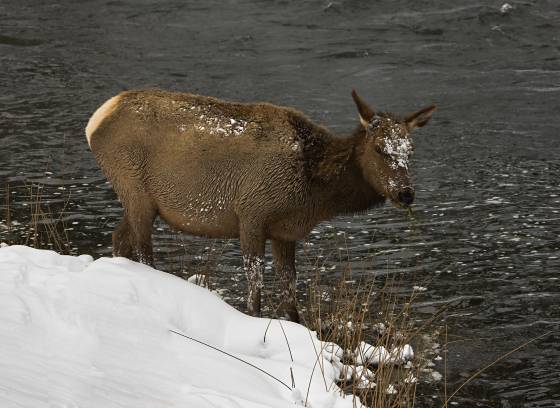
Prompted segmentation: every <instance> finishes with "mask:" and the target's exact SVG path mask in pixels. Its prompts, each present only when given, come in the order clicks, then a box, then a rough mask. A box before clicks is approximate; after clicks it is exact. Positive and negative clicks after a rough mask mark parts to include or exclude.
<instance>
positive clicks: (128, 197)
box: [113, 181, 157, 266]
mask: <svg viewBox="0 0 560 408" xmlns="http://www.w3.org/2000/svg"><path fill="white" fill-rule="evenodd" d="M127 187H128V189H127V190H126V191H122V190H121V191H119V194H118V195H119V198H120V199H121V202H122V204H123V207H124V219H125V220H126V223H124V224H123V223H121V224H119V226H118V227H117V230H116V231H115V234H114V235H113V237H115V235H117V236H124V233H125V232H127V233H128V234H127V235H128V237H129V243H128V246H129V247H130V248H129V247H128V246H126V244H125V247H124V248H122V245H123V243H122V242H121V243H120V244H116V243H115V242H114V241H113V247H114V248H115V249H117V250H119V251H122V253H123V255H124V254H126V255H130V256H127V258H129V259H132V260H133V261H138V262H142V263H144V264H146V265H150V266H153V265H154V255H153V251H152V226H153V223H154V219H155V218H156V215H157V207H156V206H155V204H154V203H153V201H152V199H151V198H150V196H149V195H148V194H147V193H145V192H144V188H143V186H141V185H132V183H130V181H129V185H128V186H127ZM134 187H135V188H134ZM120 234H122V235H120Z"/></svg>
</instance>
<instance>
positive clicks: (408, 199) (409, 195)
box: [398, 187, 414, 207]
mask: <svg viewBox="0 0 560 408" xmlns="http://www.w3.org/2000/svg"><path fill="white" fill-rule="evenodd" d="M398 198H399V202H400V203H401V204H402V205H404V206H405V207H410V205H411V204H412V203H413V202H414V189H413V188H412V187H405V188H403V189H402V190H401V191H399V194H398Z"/></svg>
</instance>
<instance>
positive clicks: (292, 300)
mask: <svg viewBox="0 0 560 408" xmlns="http://www.w3.org/2000/svg"><path fill="white" fill-rule="evenodd" d="M295 252H296V243H295V242H293V241H289V242H287V241H279V240H272V256H273V257H274V268H275V269H276V274H277V275H278V276H279V277H280V280H281V282H282V283H281V284H282V294H281V304H280V308H279V311H280V313H283V314H285V315H286V317H287V318H288V319H290V320H291V321H292V322H296V323H299V322H300V317H299V313H298V311H297V296H296V281H297V274H296V265H295V258H296V255H295Z"/></svg>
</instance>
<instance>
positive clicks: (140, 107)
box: [133, 98, 248, 137]
mask: <svg viewBox="0 0 560 408" xmlns="http://www.w3.org/2000/svg"><path fill="white" fill-rule="evenodd" d="M133 106H134V107H133V111H134V112H135V113H137V114H140V115H144V114H145V113H146V111H149V112H150V115H152V116H153V115H164V116H168V117H169V118H172V119H173V121H175V122H177V129H178V130H179V132H181V133H184V132H188V131H191V130H194V131H195V133H204V134H207V135H214V136H223V137H228V136H230V137H231V136H234V137H235V136H241V135H242V134H243V133H244V132H245V129H246V128H247V125H248V122H247V121H246V120H244V119H242V118H237V117H232V116H230V115H228V114H226V113H224V112H222V111H221V110H220V109H218V108H216V107H215V106H214V105H213V104H211V103H205V102H201V101H199V100H191V101H184V100H174V99H171V100H169V101H166V100H164V99H163V98H161V99H160V100H158V101H157V102H155V103H154V102H152V101H150V100H139V101H136V102H135V103H134V105H133Z"/></svg>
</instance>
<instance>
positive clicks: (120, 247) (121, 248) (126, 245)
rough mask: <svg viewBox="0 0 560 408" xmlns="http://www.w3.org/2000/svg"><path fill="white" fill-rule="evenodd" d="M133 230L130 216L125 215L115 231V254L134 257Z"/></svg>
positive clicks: (129, 257)
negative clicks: (131, 229) (129, 220)
mask: <svg viewBox="0 0 560 408" xmlns="http://www.w3.org/2000/svg"><path fill="white" fill-rule="evenodd" d="M131 234H132V232H131V231H130V224H129V223H128V218H127V217H126V216H123V219H122V220H121V222H120V223H119V225H117V228H115V231H113V256H123V257H125V258H128V259H133V256H134V251H133V248H132V243H131V239H132V236H131Z"/></svg>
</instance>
